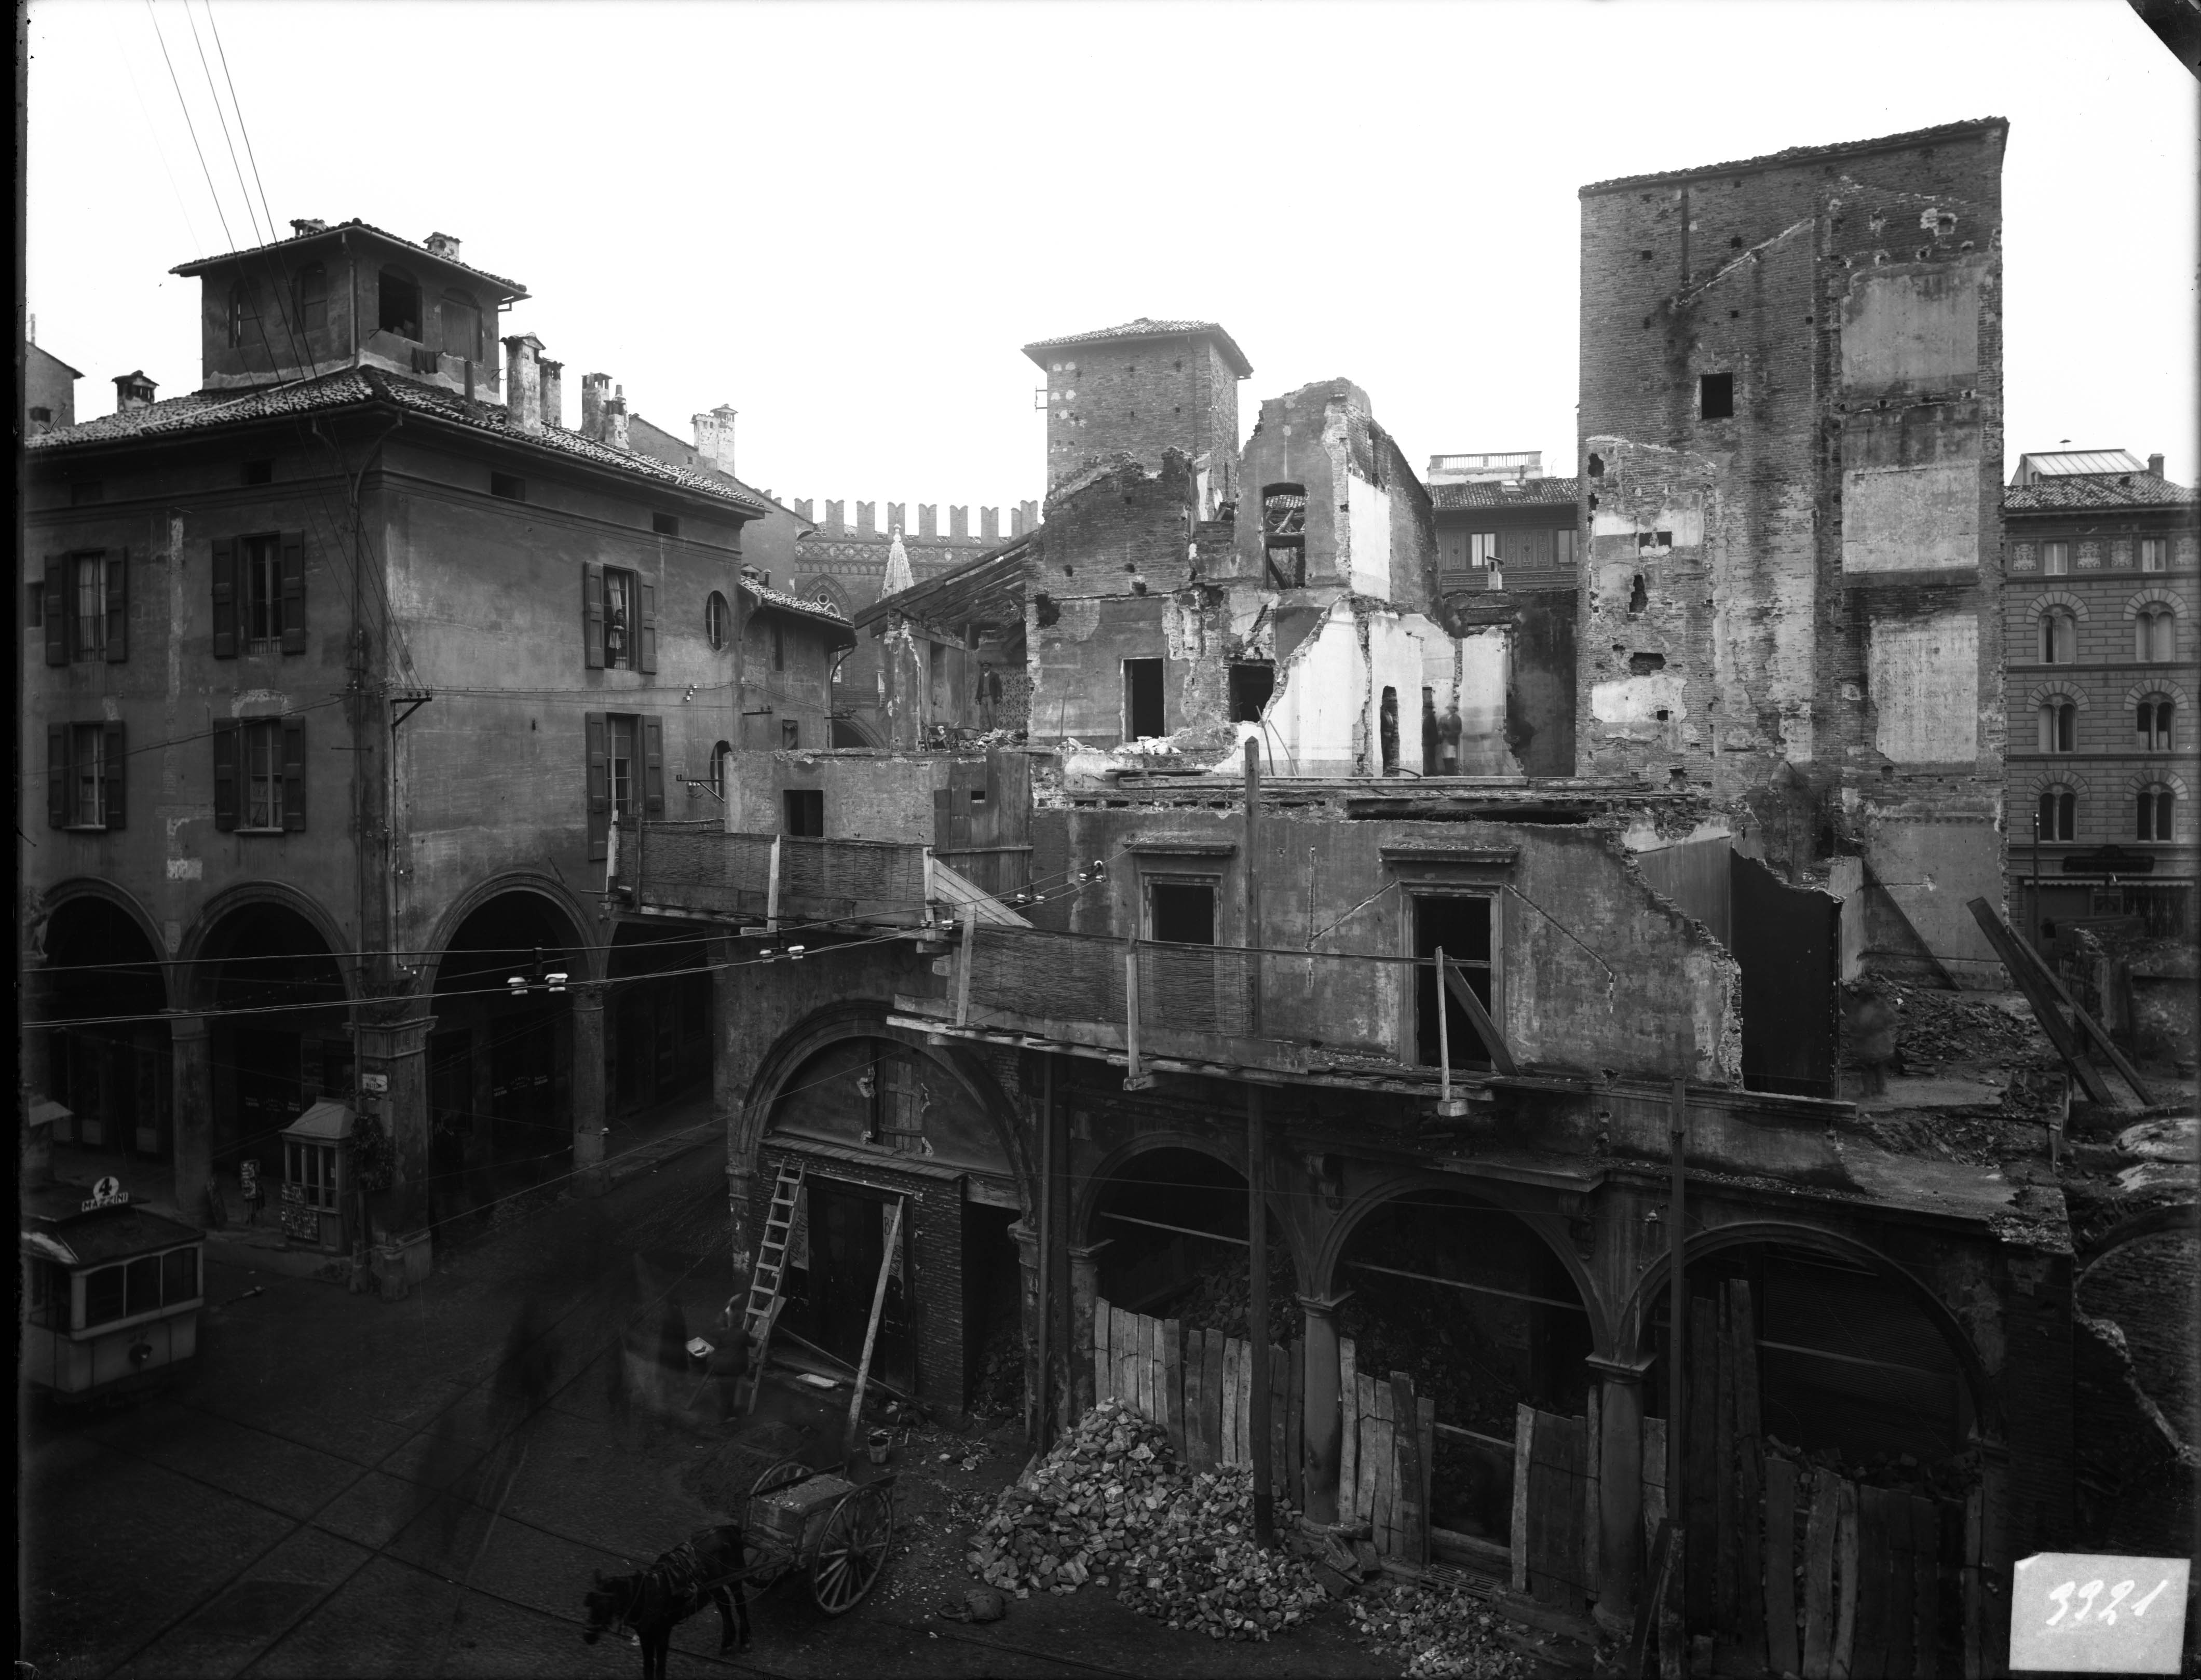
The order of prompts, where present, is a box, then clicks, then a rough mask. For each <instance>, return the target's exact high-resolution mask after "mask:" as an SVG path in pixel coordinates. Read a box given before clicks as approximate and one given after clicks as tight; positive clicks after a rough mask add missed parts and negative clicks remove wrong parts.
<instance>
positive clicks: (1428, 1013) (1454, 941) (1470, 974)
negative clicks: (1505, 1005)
mask: <svg viewBox="0 0 2201 1680" xmlns="http://www.w3.org/2000/svg"><path fill="white" fill-rule="evenodd" d="M1412 905H1413V930H1412V931H1413V939H1414V955H1416V956H1417V957H1419V958H1421V959H1422V960H1423V962H1424V963H1426V964H1428V965H1429V966H1425V967H1423V968H1422V969H1421V970H1419V971H1418V972H1417V975H1416V978H1415V986H1416V994H1417V996H1416V1002H1415V1038H1416V1045H1417V1054H1418V1056H1419V1059H1420V1060H1421V1061H1422V1063H1423V1065H1424V1066H1430V1067H1434V1066H1436V1065H1437V1063H1438V1060H1439V1059H1440V1052H1441V1050H1442V1049H1445V1048H1447V1047H1448V1048H1449V1049H1450V1051H1451V1054H1452V1061H1453V1066H1460V1065H1461V1064H1462V1063H1488V1061H1489V1060H1490V1051H1489V1047H1488V1045H1486V1044H1485V1043H1483V1042H1482V1035H1481V1034H1480V1033H1479V1032H1477V1031H1476V1028H1475V1024H1474V1023H1473V1022H1472V1021H1471V1020H1470V1019H1469V1018H1468V1014H1467V1012H1466V1011H1465V1010H1464V1009H1463V1008H1461V1007H1460V1006H1459V1000H1458V999H1456V998H1454V997H1453V996H1452V994H1451V993H1450V991H1449V990H1445V989H1443V988H1442V987H1441V984H1440V977H1439V976H1438V973H1437V971H1436V968H1435V964H1434V963H1433V962H1431V961H1430V959H1431V958H1433V957H1434V956H1435V954H1436V952H1437V951H1439V950H1440V949H1441V950H1442V951H1443V952H1444V954H1445V957H1446V959H1447V960H1448V961H1450V962H1451V963H1453V965H1454V966H1456V967H1458V968H1459V971H1460V972H1461V974H1462V976H1463V978H1465V980H1466V981H1467V984H1468V986H1469V988H1470V990H1472V991H1473V992H1474V993H1475V996H1476V999H1477V1000H1478V1001H1480V1002H1481V1003H1482V1007H1484V1008H1485V1009H1486V1010H1489V1011H1493V1012H1495V1009H1496V1007H1497V1006H1496V1005H1495V1003H1494V1001H1493V1000H1494V998H1495V997H1496V996H1497V992H1496V985H1497V972H1498V970H1497V961H1496V953H1497V942H1496V939H1495V937H1494V930H1495V925H1496V914H1495V910H1494V901H1493V899H1492V898H1491V896H1489V895H1488V894H1484V893H1452V892H1441V893H1415V894H1413V895H1412ZM1440 1008H1442V1009H1443V1010H1444V1011H1445V1021H1444V1033H1443V1034H1440V1032H1439V1031H1438V1024H1437V1011H1438V1010H1439V1009H1440Z"/></svg>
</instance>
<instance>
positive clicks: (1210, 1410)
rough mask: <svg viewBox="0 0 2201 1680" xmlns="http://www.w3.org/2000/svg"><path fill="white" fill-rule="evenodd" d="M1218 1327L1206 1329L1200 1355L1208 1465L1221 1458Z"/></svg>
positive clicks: (1220, 1341)
mask: <svg viewBox="0 0 2201 1680" xmlns="http://www.w3.org/2000/svg"><path fill="white" fill-rule="evenodd" d="M1223 1343H1224V1335H1223V1332H1222V1331H1221V1330H1210V1331H1208V1332H1207V1349H1206V1352H1205V1353H1204V1354H1201V1355H1200V1406H1201V1407H1202V1408H1203V1412H1202V1415H1201V1420H1200V1428H1201V1429H1202V1430H1204V1431H1205V1432H1206V1436H1207V1453H1208V1468H1209V1469H1211V1470H1212V1469H1214V1468H1216V1467H1217V1466H1219V1465H1221V1464H1222V1462H1223Z"/></svg>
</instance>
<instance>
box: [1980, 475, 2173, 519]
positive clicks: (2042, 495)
mask: <svg viewBox="0 0 2201 1680" xmlns="http://www.w3.org/2000/svg"><path fill="white" fill-rule="evenodd" d="M2195 499H2196V498H2195V496H2194V494H2193V492H2192V490H2189V489H2188V488H2187V487H2186V485H2174V484H2171V483H2169V481H2168V480H2166V479H2158V478H2157V477H2156V476H2155V475H2154V474H2153V473H2118V474H2116V476H2114V477H2109V476H2104V477H2101V478H2086V479H2082V478H2069V479H2045V480H2044V481H2043V482H2041V483H2040V484H2037V485H2025V486H2024V487H2022V489H2017V490H2004V492H2003V493H2002V508H2003V512H2004V513H2005V514H2045V513H2053V512H2056V511H2057V510H2058V509H2060V508H2178V507H2186V508H2190V507H2192V506H2193V505H2194V502H2195Z"/></svg>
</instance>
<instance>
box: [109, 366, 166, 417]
mask: <svg viewBox="0 0 2201 1680" xmlns="http://www.w3.org/2000/svg"><path fill="white" fill-rule="evenodd" d="M159 389H160V387H159V386H158V385H155V384H154V383H153V381H152V380H150V379H147V378H146V377H145V370H144V368H142V367H141V368H139V369H138V371H137V372H136V373H118V374H116V375H115V378H114V412H115V413H116V414H127V413H128V412H129V411H130V410H131V409H132V408H150V407H152V405H153V393H154V392H155V391H157V390H159Z"/></svg>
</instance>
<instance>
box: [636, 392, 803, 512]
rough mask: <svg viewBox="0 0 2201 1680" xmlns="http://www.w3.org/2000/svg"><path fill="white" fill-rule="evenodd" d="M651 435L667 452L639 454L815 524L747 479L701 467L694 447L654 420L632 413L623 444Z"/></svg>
mask: <svg viewBox="0 0 2201 1680" xmlns="http://www.w3.org/2000/svg"><path fill="white" fill-rule="evenodd" d="M652 433H654V434H655V437H656V438H658V439H661V440H662V442H661V443H659V444H658V449H669V451H670V453H667V454H664V455H660V454H658V449H642V450H641V451H640V452H641V453H642V454H643V455H651V456H654V458H655V459H657V460H659V461H665V462H666V463H667V464H669V465H671V466H674V467H686V468H687V469H688V470H689V471H690V472H691V473H708V474H710V476H711V477H713V478H714V479H724V480H725V482H726V483H728V484H730V485H735V486H736V487H737V488H738V489H740V490H742V492H743V493H745V494H747V495H749V496H754V497H755V498H756V499H757V500H758V501H759V502H762V503H764V505H765V506H766V507H767V508H778V509H779V511H780V512H781V513H783V514H786V515H787V516H788V518H789V519H791V520H801V523H803V524H804V525H806V526H813V525H815V524H816V523H817V521H816V520H804V519H803V518H802V515H801V514H798V513H796V512H795V509H794V508H790V507H789V506H788V505H787V504H786V503H785V502H782V501H781V500H780V499H779V498H778V496H767V495H766V494H765V493H764V491H762V490H759V489H758V488H757V487H756V486H755V485H752V484H750V483H748V481H747V480H745V479H737V478H736V477H735V476H734V475H733V474H732V473H721V472H720V471H719V469H718V468H717V467H706V466H704V465H702V457H701V455H698V454H697V453H696V446H695V445H694V444H693V443H689V442H688V441H687V440H686V439H685V438H681V437H679V436H678V435H677V434H675V433H673V432H667V431H666V429H665V428H664V427H663V426H659V425H658V424H656V423H655V422H654V420H644V419H643V417H642V416H641V415H640V414H632V415H630V416H629V417H628V419H627V423H626V436H627V441H628V442H629V443H634V442H635V441H636V439H637V437H639V438H642V439H643V441H645V442H648V441H651V438H650V434H652ZM798 535H800V533H798Z"/></svg>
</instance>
